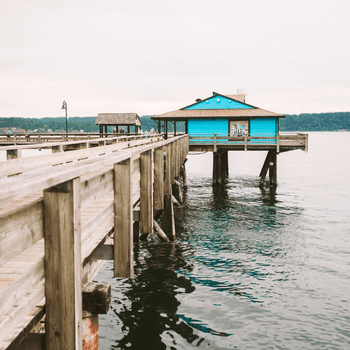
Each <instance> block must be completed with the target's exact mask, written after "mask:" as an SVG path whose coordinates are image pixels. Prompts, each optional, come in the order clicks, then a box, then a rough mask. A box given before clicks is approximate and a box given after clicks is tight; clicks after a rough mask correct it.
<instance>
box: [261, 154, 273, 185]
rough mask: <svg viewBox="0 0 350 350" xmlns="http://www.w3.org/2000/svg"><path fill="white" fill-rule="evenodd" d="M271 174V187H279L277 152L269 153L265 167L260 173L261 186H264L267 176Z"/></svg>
mask: <svg viewBox="0 0 350 350" xmlns="http://www.w3.org/2000/svg"><path fill="white" fill-rule="evenodd" d="M267 172H269V180H270V187H275V186H276V185H277V151H276V150H270V151H268V153H267V156H266V158H265V161H264V164H263V167H262V168H261V171H260V174H259V176H260V186H263V185H264V182H265V178H266V174H267Z"/></svg>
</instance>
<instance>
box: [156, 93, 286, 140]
mask: <svg viewBox="0 0 350 350" xmlns="http://www.w3.org/2000/svg"><path fill="white" fill-rule="evenodd" d="M245 96H246V95H245V94H237V95H222V94H218V93H216V92H213V95H212V96H210V97H208V98H206V99H203V100H201V99H197V100H196V102H195V103H193V104H191V105H189V106H186V107H183V108H181V109H179V110H176V111H172V112H168V113H164V114H160V115H157V116H156V117H154V118H153V119H154V120H156V121H157V122H158V126H159V127H158V130H159V131H161V128H162V127H163V128H164V131H165V133H167V129H168V127H167V123H168V122H172V123H174V124H175V125H176V123H177V122H184V123H185V129H186V133H187V134H189V135H204V134H205V135H213V134H216V135H225V136H230V137H235V136H236V137H237V136H244V135H249V136H251V137H255V136H271V137H275V136H276V135H277V134H278V132H279V118H284V117H285V116H284V115H281V114H277V113H274V112H270V111H267V110H265V109H261V108H258V107H255V106H252V105H250V104H247V103H246V102H245ZM175 129H176V128H175ZM232 140H233V139H232Z"/></svg>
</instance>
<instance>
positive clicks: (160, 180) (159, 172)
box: [153, 147, 164, 210]
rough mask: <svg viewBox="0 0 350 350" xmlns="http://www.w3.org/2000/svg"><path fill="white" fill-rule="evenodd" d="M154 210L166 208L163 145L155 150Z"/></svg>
mask: <svg viewBox="0 0 350 350" xmlns="http://www.w3.org/2000/svg"><path fill="white" fill-rule="evenodd" d="M153 200H154V210H163V209H164V155H163V147H160V148H157V149H155V150H154V198H153Z"/></svg>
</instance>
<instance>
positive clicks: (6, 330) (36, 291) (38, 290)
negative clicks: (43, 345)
mask: <svg viewBox="0 0 350 350" xmlns="http://www.w3.org/2000/svg"><path fill="white" fill-rule="evenodd" d="M43 295H44V282H43V281H40V282H39V283H38V284H37V285H36V286H35V287H34V288H33V289H32V290H27V293H26V295H25V297H24V298H23V299H22V300H21V302H20V303H19V305H18V306H16V307H14V308H12V309H11V310H10V311H9V312H8V313H7V314H5V315H4V316H3V317H2V318H1V321H0V329H1V332H0V344H1V343H2V342H3V341H4V340H5V339H6V338H7V337H8V336H9V335H10V334H12V332H13V330H14V329H15V328H16V327H18V325H19V324H21V322H22V321H23V318H25V317H26V316H27V315H28V313H29V312H30V311H31V310H32V309H33V308H35V306H36V305H37V304H39V303H40V301H41V300H42V298H43ZM62 349H63V348H62Z"/></svg>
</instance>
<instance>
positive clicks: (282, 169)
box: [96, 133, 350, 350]
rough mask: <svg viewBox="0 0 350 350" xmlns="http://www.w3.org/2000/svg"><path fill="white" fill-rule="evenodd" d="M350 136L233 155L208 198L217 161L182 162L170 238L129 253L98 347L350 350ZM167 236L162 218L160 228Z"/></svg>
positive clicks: (105, 278)
mask: <svg viewBox="0 0 350 350" xmlns="http://www.w3.org/2000/svg"><path fill="white" fill-rule="evenodd" d="M349 151H350V133H310V134H309V153H304V152H301V151H293V152H288V153H283V154H280V155H279V156H278V174H277V176H278V187H277V189H276V191H275V192H274V191H272V192H271V191H270V190H269V189H266V190H261V189H259V187H258V183H259V178H258V174H259V172H260V168H261V166H262V164H263V161H264V157H265V153H264V152H247V153H244V152H230V154H229V162H230V176H229V178H228V180H227V182H226V183H225V184H224V185H223V186H221V187H216V188H213V186H212V183H211V166H212V160H211V157H212V155H211V154H210V153H208V154H197V155H190V156H189V157H188V159H189V160H188V162H187V163H186V165H187V173H188V188H187V191H186V192H185V194H184V197H185V201H184V204H183V205H182V206H181V207H180V208H177V209H176V214H175V215H176V232H177V239H176V241H175V242H172V243H162V242H160V241H159V240H158V238H156V237H151V238H150V239H149V240H148V241H147V242H142V243H140V244H137V245H135V246H134V276H133V277H132V278H128V279H120V278H118V279H114V278H112V264H111V263H106V264H105V266H104V268H103V270H101V271H100V273H99V274H98V275H97V277H96V280H97V281H100V282H105V283H110V284H111V285H112V306H111V309H110V311H109V313H108V314H107V315H103V316H102V315H101V316H100V349H155V350H156V349H172V350H174V349H177V350H180V349H192V348H199V349H348V348H350V303H349V295H350V274H349V269H350V215H349V214H350V212H349V211H350V209H349V208H350V157H349ZM161 225H162V227H163V228H164V229H168V227H167V222H166V220H164V218H163V220H162V221H161Z"/></svg>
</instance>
